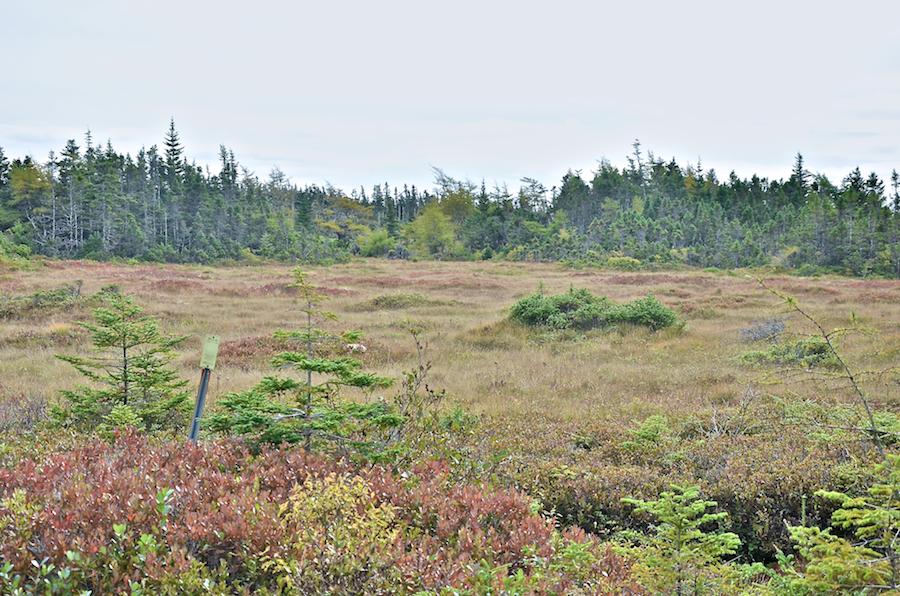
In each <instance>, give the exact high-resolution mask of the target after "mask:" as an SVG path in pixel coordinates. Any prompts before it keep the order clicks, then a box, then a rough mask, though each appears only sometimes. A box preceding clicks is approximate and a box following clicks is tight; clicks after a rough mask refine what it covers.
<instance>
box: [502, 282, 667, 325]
mask: <svg viewBox="0 0 900 596" xmlns="http://www.w3.org/2000/svg"><path fill="white" fill-rule="evenodd" d="M509 314H510V318H511V319H512V320H514V321H517V322H519V323H522V324H525V325H531V326H535V327H549V328H551V329H573V328H574V329H594V328H598V327H608V326H610V325H614V324H616V323H631V324H634V325H645V326H647V327H650V328H651V329H653V330H654V331H658V330H660V329H665V328H666V327H677V326H679V325H683V324H684V323H683V322H681V321H679V319H678V316H677V315H676V314H675V312H674V311H673V310H672V309H670V308H669V307H667V306H665V305H663V304H662V303H661V302H660V301H659V300H657V299H656V298H655V297H653V296H652V295H648V296H647V297H645V298H639V299H637V300H635V301H634V302H630V303H628V304H622V305H618V304H616V303H615V302H613V301H612V300H610V299H609V298H607V297H606V296H595V295H593V294H591V293H590V292H589V291H588V290H587V289H585V288H580V289H578V290H576V289H575V288H574V287H571V288H569V291H568V292H566V293H564V294H556V295H553V296H544V295H543V293H542V292H539V293H537V294H533V295H531V296H528V297H526V298H523V299H522V300H519V301H518V302H516V303H515V304H514V305H513V306H512V308H510V313H509Z"/></svg>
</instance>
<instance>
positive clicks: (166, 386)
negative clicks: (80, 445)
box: [54, 292, 190, 431]
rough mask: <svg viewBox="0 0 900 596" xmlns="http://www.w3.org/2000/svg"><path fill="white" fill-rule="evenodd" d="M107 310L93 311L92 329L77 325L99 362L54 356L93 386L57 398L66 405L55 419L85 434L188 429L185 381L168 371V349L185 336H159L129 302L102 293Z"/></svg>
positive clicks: (154, 322)
mask: <svg viewBox="0 0 900 596" xmlns="http://www.w3.org/2000/svg"><path fill="white" fill-rule="evenodd" d="M103 298H104V300H106V301H107V303H108V307H99V308H95V309H94V310H93V314H94V321H95V322H94V323H85V322H79V323H78V324H79V325H81V326H82V327H84V328H85V329H87V330H88V331H90V332H91V338H92V341H93V344H94V351H95V352H97V353H98V355H97V356H92V357H88V358H85V357H81V356H59V355H58V356H57V358H59V359H60V360H63V361H65V362H68V363H69V364H71V365H72V366H74V367H75V368H76V369H77V370H78V371H79V372H80V373H82V374H83V375H85V376H86V377H87V378H88V379H90V380H91V381H93V383H94V385H95V386H97V387H98V388H95V387H88V386H78V387H77V388H76V389H74V390H63V391H61V393H62V394H63V396H65V397H66V399H67V400H68V402H69V406H68V407H67V408H64V407H59V406H57V407H56V408H55V410H54V417H55V418H56V419H57V420H59V421H60V422H62V423H64V424H71V425H73V426H76V427H78V428H81V429H83V430H85V431H93V430H97V429H100V430H103V429H105V428H109V427H117V426H125V425H134V426H138V427H140V428H143V429H144V430H147V431H155V430H162V429H172V430H175V429H178V428H180V427H182V426H184V425H186V424H187V418H188V416H187V415H188V409H189V407H190V404H189V402H188V398H189V393H190V392H189V391H186V390H185V389H184V387H185V385H187V383H188V382H187V381H185V380H181V379H179V378H178V373H177V371H175V370H173V369H172V368H169V364H170V363H171V362H172V360H173V359H174V358H175V352H174V350H173V349H172V348H173V347H174V346H175V345H177V344H178V343H180V342H182V341H184V340H185V339H187V338H188V337H189V336H187V335H185V336H171V335H162V334H161V333H160V331H159V328H158V326H157V320H156V318H155V317H148V316H141V312H142V311H143V309H142V308H141V307H140V306H138V305H136V304H135V303H134V299H133V298H131V297H130V296H124V295H122V294H119V293H111V292H106V293H104V296H103Z"/></svg>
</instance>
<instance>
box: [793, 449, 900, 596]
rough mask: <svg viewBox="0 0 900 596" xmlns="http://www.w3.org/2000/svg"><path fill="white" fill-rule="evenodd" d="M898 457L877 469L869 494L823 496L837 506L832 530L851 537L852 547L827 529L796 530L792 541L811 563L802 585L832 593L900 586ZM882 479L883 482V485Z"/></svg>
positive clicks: (847, 541)
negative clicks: (834, 502)
mask: <svg viewBox="0 0 900 596" xmlns="http://www.w3.org/2000/svg"><path fill="white" fill-rule="evenodd" d="M898 466H900V456H898V455H888V456H887V461H884V462H882V463H881V464H879V465H877V466H875V469H874V476H875V478H876V480H875V481H874V482H873V483H872V484H871V486H870V487H869V489H868V490H867V494H865V495H860V496H857V497H851V496H849V495H847V494H844V493H841V492H837V491H825V490H822V491H819V492H817V493H816V494H817V495H818V496H820V497H823V498H825V499H829V500H832V501H837V502H839V503H840V504H841V508H840V509H838V510H837V511H835V512H834V515H833V516H832V518H831V521H832V525H833V526H835V527H836V528H840V529H842V530H848V531H851V532H853V534H854V535H855V536H856V538H857V539H858V540H856V541H853V542H851V541H850V540H847V539H845V538H843V537H838V536H833V535H832V534H831V532H830V531H829V530H820V529H819V528H806V527H793V528H791V538H792V539H793V540H794V541H795V542H796V543H797V544H798V547H799V550H800V553H801V554H802V555H803V557H804V558H806V559H807V560H808V561H809V564H808V566H807V569H806V573H805V574H804V578H803V579H804V581H806V582H808V583H809V584H810V585H812V586H814V587H816V588H826V589H829V590H834V591H845V590H851V591H852V590H861V589H870V590H876V591H881V590H884V589H887V588H888V587H889V588H890V589H892V590H897V589H898V587H900V469H898ZM879 479H880V480H879Z"/></svg>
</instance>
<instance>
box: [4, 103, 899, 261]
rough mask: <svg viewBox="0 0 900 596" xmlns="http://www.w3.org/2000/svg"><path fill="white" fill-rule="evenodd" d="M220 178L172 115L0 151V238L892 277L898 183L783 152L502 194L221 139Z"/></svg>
mask: <svg viewBox="0 0 900 596" xmlns="http://www.w3.org/2000/svg"><path fill="white" fill-rule="evenodd" d="M218 165H219V172H217V173H212V172H210V170H209V168H208V167H207V168H203V167H200V166H198V165H197V164H196V162H195V161H189V160H188V158H187V156H186V154H185V151H184V147H183V145H182V143H181V141H180V139H179V135H178V132H177V130H176V128H175V123H174V121H171V122H170V125H169V129H168V131H167V132H166V133H165V135H164V138H163V143H162V147H161V148H159V147H157V146H156V145H153V146H151V147H150V148H149V149H143V148H142V149H141V150H140V151H139V152H138V153H137V155H136V156H134V157H132V156H131V155H130V154H125V155H122V154H121V153H119V152H117V151H116V150H115V149H114V148H113V146H112V143H111V142H107V143H106V145H105V146H102V145H97V144H95V143H94V142H93V139H92V137H91V134H90V132H88V133H87V134H86V135H85V139H84V141H83V143H82V146H79V145H78V144H77V143H76V141H75V140H70V141H68V143H67V144H66V146H65V147H64V148H63V149H62V151H61V152H60V153H59V154H56V153H55V152H54V151H50V153H49V155H48V157H47V159H46V161H44V162H38V161H36V160H35V159H34V158H33V157H31V156H26V157H24V158H16V159H13V160H12V161H10V159H9V158H8V157H7V156H6V155H5V154H4V152H3V149H2V147H0V231H2V233H3V238H2V239H0V240H2V243H3V244H4V245H6V246H15V247H17V248H16V250H17V251H18V252H20V253H22V252H32V253H36V254H41V255H46V256H50V257H56V258H64V259H72V258H75V259H98V260H105V259H138V260H146V261H157V262H197V263H209V262H223V261H251V262H252V261H254V260H257V259H260V258H266V259H275V260H279V261H288V262H301V263H328V262H336V261H344V260H347V259H349V258H350V257H351V256H353V255H362V256H369V257H386V258H427V259H456V260H459V259H508V260H535V261H564V262H570V263H573V264H581V265H605V266H613V267H620V268H644V267H655V266H665V265H670V266H671V265H678V264H686V265H691V266H699V267H719V268H734V267H754V266H761V265H766V264H772V265H778V266H784V267H791V268H797V269H800V270H801V272H805V273H818V272H825V271H835V272H841V273H849V274H852V275H858V276H866V275H869V274H878V275H890V276H895V277H897V276H900V242H898V240H900V218H898V212H900V194H898V187H900V179H898V174H897V172H896V170H895V171H894V172H893V173H892V175H891V180H890V187H889V188H887V189H886V188H885V183H884V181H882V180H880V179H879V177H878V176H877V175H876V174H875V173H874V172H873V173H871V174H869V175H868V176H867V177H866V176H864V175H863V174H862V172H861V171H860V170H859V168H855V169H854V170H852V171H851V172H849V173H848V174H847V176H846V177H845V178H844V179H843V180H842V181H841V182H840V183H835V182H832V181H831V180H829V179H828V178H827V177H826V176H825V175H823V174H813V173H811V172H809V171H808V170H807V169H806V168H805V164H804V161H803V157H802V155H800V154H798V155H797V157H796V160H795V163H794V167H793V170H792V173H791V176H790V178H789V179H788V180H786V181H785V180H770V179H767V178H760V177H758V176H756V175H754V176H752V177H751V178H750V179H741V178H739V177H738V176H737V175H736V174H735V173H734V172H732V173H731V174H729V175H728V177H727V178H725V179H720V178H719V176H718V175H717V174H716V172H715V171H714V170H712V169H710V170H704V169H703V167H702V164H701V163H699V162H698V163H697V164H696V165H691V164H688V165H686V166H682V165H680V164H678V163H677V162H676V161H675V160H674V159H672V160H669V161H666V160H663V159H659V158H657V157H656V156H654V155H653V153H652V152H648V153H646V154H645V153H644V152H642V150H641V146H640V143H639V142H637V141H636V142H635V143H634V145H633V153H632V154H631V155H630V156H628V165H626V166H625V167H623V168H618V167H616V166H614V165H612V164H611V163H610V162H609V161H606V160H603V161H600V162H599V163H598V166H597V169H596V170H595V171H592V172H591V173H590V176H584V175H583V174H582V172H581V171H572V170H570V171H569V172H567V173H566V175H565V176H563V178H562V180H561V181H560V182H559V183H558V184H557V185H555V186H553V187H551V188H549V189H548V188H547V187H545V186H544V185H543V184H542V183H541V182H539V181H537V180H535V179H532V178H522V180H521V186H520V188H519V189H518V191H517V192H511V191H510V190H509V189H508V188H507V187H506V186H505V185H504V186H496V185H495V186H494V187H493V188H488V187H487V186H486V185H485V184H484V182H481V183H480V184H478V183H475V182H472V181H470V180H458V179H455V178H453V177H451V176H449V175H447V174H445V173H444V172H443V171H442V170H440V169H437V168H435V169H434V177H435V183H434V188H433V189H430V190H420V189H417V188H416V187H415V186H414V185H406V184H404V185H402V187H401V186H391V185H389V184H388V183H384V184H376V185H375V186H374V187H372V188H371V189H369V190H367V189H366V188H364V187H360V188H359V189H352V190H351V191H350V192H349V193H347V192H345V191H343V190H341V189H338V188H335V187H333V186H331V185H325V186H318V185H315V184H312V185H306V186H303V187H299V186H298V185H296V184H294V183H292V182H291V181H290V179H289V178H288V177H287V176H286V175H285V174H284V172H282V171H281V170H280V169H279V168H277V167H275V168H273V170H272V171H271V173H270V174H269V176H268V179H266V180H260V178H259V177H258V176H256V175H255V174H254V173H252V172H250V171H249V170H248V169H247V168H245V167H243V166H241V165H240V164H239V163H238V161H237V159H236V158H235V155H234V152H233V151H231V150H229V149H227V148H226V147H225V146H221V147H220V150H219V164H218Z"/></svg>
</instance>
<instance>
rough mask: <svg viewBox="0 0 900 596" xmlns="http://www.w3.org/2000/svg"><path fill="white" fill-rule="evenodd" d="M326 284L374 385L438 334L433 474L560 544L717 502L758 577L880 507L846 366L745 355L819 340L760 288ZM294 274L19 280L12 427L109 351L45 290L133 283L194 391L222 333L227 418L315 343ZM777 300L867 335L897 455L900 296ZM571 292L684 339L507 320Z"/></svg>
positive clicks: (670, 275)
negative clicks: (661, 499)
mask: <svg viewBox="0 0 900 596" xmlns="http://www.w3.org/2000/svg"><path fill="white" fill-rule="evenodd" d="M307 271H308V280H309V281H310V282H311V283H312V284H313V285H315V286H316V287H317V288H318V289H319V291H320V292H322V293H324V294H326V295H328V296H329V297H330V300H329V301H328V302H326V304H325V305H324V308H325V309H327V310H330V311H333V312H334V313H335V314H336V315H337V316H338V317H339V321H338V322H330V323H328V324H327V325H322V326H323V327H326V328H328V329H329V330H330V331H334V332H341V331H345V330H360V331H362V332H363V334H364V338H365V339H364V340H363V343H364V344H365V345H366V346H367V348H368V349H367V351H366V352H365V353H364V354H362V355H359V357H360V358H361V359H362V360H364V361H365V370H367V371H370V372H373V373H376V374H379V375H388V376H398V375H400V373H401V372H402V371H405V370H411V369H412V368H414V367H415V366H416V364H417V359H416V352H415V346H414V343H413V341H412V338H411V337H410V335H409V333H408V331H406V330H405V326H406V325H405V324H404V321H407V320H408V321H411V322H412V323H414V324H415V325H416V326H418V327H420V328H421V329H422V330H423V331H422V334H421V339H422V340H423V341H424V342H425V343H427V355H428V358H430V359H431V360H432V362H433V368H432V369H431V371H430V372H429V375H428V378H427V383H428V385H429V386H430V387H432V388H433V389H436V390H438V391H440V390H445V391H446V400H445V403H444V407H445V412H446V418H445V419H443V420H442V421H441V422H440V423H439V424H438V425H437V426H434V427H432V429H431V431H429V432H431V433H432V434H431V435H428V436H425V438H424V440H422V441H421V442H419V443H417V444H416V445H414V446H413V447H414V449H413V452H414V455H415V456H416V457H417V458H418V461H419V462H420V463H421V462H425V461H427V460H435V459H439V460H443V462H444V464H442V465H446V466H448V469H449V470H450V473H451V475H452V477H453V478H454V479H455V480H456V481H458V482H461V483H477V484H478V485H479V486H481V485H488V486H492V487H499V488H502V489H504V490H507V489H514V490H516V491H522V492H524V493H526V494H527V495H528V498H530V499H533V503H535V504H537V505H539V506H540V510H541V511H542V512H543V514H545V515H547V516H552V517H553V518H555V520H556V522H557V523H558V524H559V526H560V527H571V526H577V527H580V528H581V529H583V530H586V531H588V532H591V533H592V534H593V535H595V536H597V537H599V538H600V539H604V540H605V539H611V540H618V539H620V538H621V536H626V535H627V532H628V531H630V530H632V529H639V530H646V529H647V521H646V519H638V518H635V517H633V516H632V515H631V511H630V509H629V508H628V507H625V506H624V505H623V502H622V499H623V498H626V497H635V498H643V499H653V498H656V497H657V496H658V495H659V494H660V493H661V492H662V491H665V490H667V489H668V488H669V487H670V486H671V485H672V484H679V485H681V486H690V485H696V486H699V487H700V488H701V490H702V491H703V495H704V498H709V499H712V500H715V501H717V502H718V503H719V507H720V508H721V509H722V510H723V511H726V512H727V513H728V515H729V522H728V524H729V525H728V528H729V529H731V530H732V531H734V532H735V533H736V534H737V535H738V536H740V539H741V541H742V546H741V551H740V552H741V554H742V555H743V556H744V557H745V558H744V560H746V561H766V562H771V561H772V560H773V559H774V556H775V552H776V549H782V550H789V549H791V548H792V546H791V542H790V539H789V537H788V531H787V526H786V525H785V524H786V523H787V524H794V525H796V524H799V523H801V520H802V521H803V522H805V523H809V524H815V525H818V526H820V527H827V525H828V523H829V519H830V515H831V513H832V512H833V511H834V509H835V505H834V504H833V503H829V502H826V501H825V500H823V499H820V498H818V497H816V498H813V495H814V494H815V492H816V491H817V490H819V489H823V488H824V489H829V490H841V491H847V492H851V493H859V492H862V491H864V487H865V486H866V482H867V481H868V480H867V479H868V478H869V476H868V472H866V471H865V470H867V469H869V468H868V467H869V465H870V464H872V463H874V462H875V461H876V458H875V454H874V451H873V449H872V445H871V442H870V441H869V440H868V439H867V438H866V435H864V434H862V433H859V432H853V431H851V430H850V427H859V426H861V425H865V424H867V422H866V421H865V419H864V414H863V411H862V408H861V407H860V401H859V399H858V396H857V395H855V394H854V393H853V392H852V391H851V390H850V386H849V383H847V381H846V379H844V378H840V377H841V375H840V374H837V375H835V374H834V373H836V372H839V371H837V369H836V368H835V367H834V366H833V365H832V366H830V367H829V365H815V366H813V367H812V368H810V367H809V366H808V365H807V364H806V363H804V364H802V365H801V366H793V367H791V366H785V365H784V363H782V364H779V363H778V361H777V359H776V360H775V361H768V362H766V361H764V360H760V359H759V358H757V359H750V358H748V357H747V356H746V355H747V353H748V352H749V351H751V350H756V351H757V352H765V351H766V350H768V349H769V348H770V347H771V346H773V345H775V344H773V343H772V342H769V341H767V340H760V341H754V342H751V341H748V334H750V335H754V334H756V335H759V334H760V332H761V330H764V329H765V328H767V327H768V328H780V327H781V326H782V323H783V326H784V330H783V332H782V333H781V337H782V343H790V342H791V341H793V340H796V339H801V338H803V337H806V336H808V335H809V334H814V333H815V329H814V328H813V326H812V325H811V324H810V323H809V322H808V321H806V320H805V319H804V318H803V317H802V316H801V315H799V314H798V313H796V312H795V313H793V314H791V313H789V312H788V310H787V309H786V307H785V305H784V303H783V300H782V299H781V298H779V297H778V296H776V295H775V294H774V293H773V292H771V291H769V290H767V289H766V288H764V287H762V286H761V285H760V283H758V282H757V281H755V280H754V279H753V277H752V276H748V275H746V273H745V272H741V271H737V272H724V271H714V270H711V271H662V272H617V271H609V270H573V269H570V268H564V267H562V266H559V265H552V264H536V263H507V262H470V263H437V262H424V263H414V262H405V261H400V262H388V261H381V260H357V261H354V262H351V263H349V264H346V265H336V266H332V267H328V268H318V267H313V268H309V269H308V270H307ZM291 272H292V268H290V267H284V266H260V267H252V268H209V267H200V266H162V265H149V264H141V265H123V264H108V263H91V262H66V263H60V262H46V263H43V264H38V265H37V266H36V267H35V268H32V269H22V270H7V271H5V272H3V273H2V274H0V293H2V294H0V295H2V297H3V298H2V302H0V308H2V313H3V316H4V318H3V319H2V321H0V398H2V402H0V403H2V404H3V408H2V411H0V429H3V430H10V429H13V430H14V429H15V427H16V425H19V426H21V425H23V424H24V422H23V421H25V419H27V418H28V412H23V411H14V410H15V408H14V406H15V405H16V404H19V403H36V404H41V403H45V402H48V401H49V402H53V401H56V400H58V399H59V397H58V390H59V389H66V388H71V387H73V386H74V385H75V384H78V383H83V379H82V378H80V376H79V374H78V373H77V372H76V371H75V370H74V369H73V368H72V367H71V366H69V365H68V364H66V363H64V362H62V361H59V360H58V359H56V358H54V355H57V354H70V355H88V354H90V352H91V345H90V341H89V336H88V335H87V333H86V332H85V331H84V330H83V329H81V328H80V327H78V326H77V325H75V324H74V323H75V321H90V320H91V312H90V307H91V305H93V304H97V302H96V301H89V300H75V301H64V302H61V303H59V304H52V303H51V304H47V305H43V306H41V305H39V304H38V303H39V300H38V299H37V298H35V296H37V294H36V293H38V292H42V291H49V290H53V289H56V288H60V287H61V286H64V285H66V284H70V285H73V286H74V287H79V284H80V292H81V295H82V296H91V295H93V294H95V293H96V292H98V291H99V290H100V289H101V288H102V287H104V286H108V285H111V284H112V285H116V286H118V287H119V288H120V290H121V291H123V292H124V293H126V294H128V295H132V296H134V297H135V299H136V302H137V303H138V304H140V305H141V306H143V307H144V308H145V311H144V312H145V314H148V315H154V316H158V317H159V321H160V328H161V330H162V331H163V332H165V333H172V334H192V337H191V338H190V339H188V340H187V341H185V342H184V343H183V344H181V346H180V353H179V357H178V365H179V367H180V369H181V373H182V377H183V378H186V379H191V380H192V382H193V383H196V382H197V381H199V370H198V364H199V359H200V349H201V344H202V341H203V337H204V335H206V334H216V335H219V336H220V337H221V341H222V343H221V346H220V352H219V361H218V365H217V367H216V370H215V371H214V373H213V377H212V380H211V383H210V395H209V399H208V402H207V404H208V405H207V414H209V413H211V412H214V411H215V409H216V402H217V400H218V399H220V398H221V396H223V395H224V394H226V393H230V392H237V391H242V390H245V389H247V388H249V387H251V386H252V385H253V384H254V383H256V382H257V381H259V380H260V379H261V378H262V377H263V376H265V375H269V374H272V372H273V371H272V369H271V367H270V366H269V365H268V359H269V358H270V357H271V356H272V355H274V354H275V353H278V352H281V351H283V350H284V349H285V348H286V346H285V345H284V344H279V343H278V342H277V341H275V340H274V339H273V338H272V337H271V333H272V332H273V331H275V330H276V329H285V330H291V329H298V328H300V327H301V312H300V308H301V304H300V303H299V300H298V298H297V296H296V292H295V290H293V289H292V288H290V287H289V286H290V284H291V283H292V281H293V276H292V273H291ZM765 283H766V284H767V285H768V286H769V287H771V288H773V289H777V290H778V291H781V292H784V293H786V294H789V295H791V296H793V297H795V298H796V299H797V302H798V304H799V306H800V307H801V308H803V309H804V311H805V312H807V313H808V314H810V315H812V316H813V317H815V319H816V320H817V321H818V322H819V323H820V324H821V325H822V326H823V327H824V328H825V329H826V330H828V331H831V330H833V329H839V328H850V327H855V330H854V331H853V332H852V333H848V334H845V335H840V336H839V337H837V336H836V337H835V341H836V344H837V346H838V349H839V351H840V354H841V355H842V357H844V359H845V360H846V362H847V363H848V365H849V367H850V368H851V370H852V371H854V372H856V373H860V376H859V381H860V383H861V384H862V388H863V389H864V390H865V391H866V392H867V393H868V395H869V397H870V399H871V401H872V403H873V404H874V406H875V408H876V412H877V416H878V421H879V426H880V427H881V428H882V429H883V430H884V431H885V432H886V433H887V434H886V435H885V436H886V437H887V438H888V439H889V441H888V442H889V443H890V444H891V446H890V447H889V448H890V449H892V450H894V449H896V447H897V445H898V443H897V441H896V439H897V437H898V436H900V417H898V416H897V411H898V409H900V386H898V382H897V375H896V374H895V372H893V371H891V370H890V369H892V367H894V366H896V365H897V361H898V355H900V312H898V311H900V281H893V280H858V279H848V278H838V277H827V278H821V279H818V278H817V279H805V278H798V277H789V276H786V275H783V274H772V275H769V276H768V277H767V279H766V281H765ZM570 287H574V288H586V289H588V290H589V291H591V292H592V293H594V294H596V295H605V296H608V297H609V298H611V299H612V300H614V301H616V302H619V303H624V302H630V301H632V300H635V299H637V298H642V297H644V296H646V295H647V294H648V293H653V295H655V296H656V297H657V298H658V299H659V300H660V301H661V302H662V303H663V304H665V305H666V306H668V307H670V308H672V309H673V310H674V311H675V312H676V313H677V314H678V316H679V317H682V318H683V319H684V321H685V324H684V326H683V327H682V328H670V329H665V330H662V331H659V332H652V331H649V330H648V329H646V328H643V327H633V326H629V325H620V326H618V327H615V328H608V329H592V330H589V331H548V330H535V329H527V328H525V327H522V326H520V325H517V324H514V323H512V322H511V321H510V320H509V319H508V311H509V307H510V306H512V305H513V304H514V303H515V302H516V301H517V300H519V299H521V298H523V297H526V296H528V295H531V294H533V293H535V292H536V291H538V289H539V288H542V290H541V291H543V292H544V293H545V294H551V293H560V292H565V291H567V290H568V289H569V288H570ZM17 297H31V298H29V300H19V299H17ZM288 347H289V346H288ZM870 373H871V374H870ZM192 387H193V388H196V384H194V385H192ZM387 391H391V390H387ZM186 433H187V429H185V434H186ZM205 436H206V437H207V438H209V435H205ZM201 437H202V438H203V437H204V435H201ZM179 440H180V438H179ZM204 440H206V439H204ZM30 448H31V447H29V449H30ZM8 455H9V454H8ZM10 457H12V459H11V462H12V463H14V462H15V461H18V458H19V457H20V456H19V454H18V453H17V452H15V453H13V455H11V456H10ZM623 532H624V533H623Z"/></svg>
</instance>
